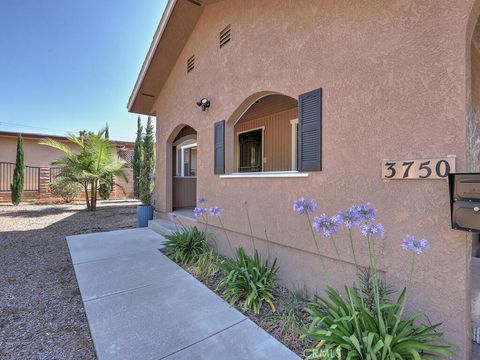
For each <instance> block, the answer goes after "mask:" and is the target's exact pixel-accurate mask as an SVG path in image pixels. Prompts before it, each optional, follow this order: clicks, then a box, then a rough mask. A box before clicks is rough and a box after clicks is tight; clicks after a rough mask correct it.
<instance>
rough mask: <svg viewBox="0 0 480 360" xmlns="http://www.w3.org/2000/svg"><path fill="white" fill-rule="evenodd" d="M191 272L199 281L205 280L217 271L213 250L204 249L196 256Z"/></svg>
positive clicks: (216, 258) (216, 259)
mask: <svg viewBox="0 0 480 360" xmlns="http://www.w3.org/2000/svg"><path fill="white" fill-rule="evenodd" d="M192 270H193V273H194V275H195V277H197V278H198V279H199V280H201V281H207V280H208V279H209V278H210V277H211V276H213V275H215V274H216V273H217V272H218V257H217V255H216V254H215V253H214V252H213V250H208V251H205V252H204V253H203V254H201V255H199V256H198V259H197V261H196V262H195V263H194V264H193V266H192Z"/></svg>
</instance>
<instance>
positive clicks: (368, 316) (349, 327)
mask: <svg viewBox="0 0 480 360" xmlns="http://www.w3.org/2000/svg"><path fill="white" fill-rule="evenodd" d="M346 290H347V291H349V292H350V294H351V298H352V299H353V306H352V304H351V302H350V300H345V299H344V298H343V297H342V296H341V295H340V294H339V293H338V292H337V291H336V290H334V289H333V288H331V287H328V288H327V290H326V292H327V296H328V299H325V298H317V301H316V302H315V303H313V304H312V305H311V306H310V307H309V308H308V309H307V311H308V312H309V313H310V314H311V319H312V324H311V327H310V329H309V330H308V331H307V332H306V334H307V335H308V336H309V337H311V338H312V339H313V340H315V341H316V342H317V343H318V345H317V346H315V347H313V348H310V349H308V350H307V353H309V356H308V357H307V359H337V358H340V359H405V360H407V359H409V360H410V359H412V360H419V359H439V358H440V357H441V356H442V355H452V353H451V352H450V351H449V350H448V348H449V347H450V345H449V344H448V343H447V342H446V341H445V340H443V339H442V335H443V334H442V333H440V332H437V330H436V329H437V328H438V327H439V326H440V324H435V325H431V326H425V325H415V321H416V320H417V318H418V317H419V314H415V315H412V316H410V317H409V318H408V319H406V320H403V319H401V316H402V314H401V309H402V304H403V301H404V298H405V291H404V292H402V295H401V296H400V297H399V299H398V300H397V301H396V302H395V303H393V304H386V303H384V304H381V307H380V315H379V316H377V315H376V314H375V313H374V312H372V311H371V310H370V309H369V308H368V306H366V305H365V303H364V302H363V301H362V297H361V294H359V293H358V290H356V289H346Z"/></svg>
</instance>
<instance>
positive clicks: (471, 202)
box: [448, 173, 480, 232]
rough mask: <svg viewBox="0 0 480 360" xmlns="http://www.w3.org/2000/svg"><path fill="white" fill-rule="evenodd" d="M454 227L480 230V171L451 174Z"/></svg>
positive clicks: (451, 207)
mask: <svg viewBox="0 0 480 360" xmlns="http://www.w3.org/2000/svg"><path fill="white" fill-rule="evenodd" d="M448 182H449V187H450V213H451V218H452V229H455V230H463V231H470V232H480V173H477V174H449V175H448Z"/></svg>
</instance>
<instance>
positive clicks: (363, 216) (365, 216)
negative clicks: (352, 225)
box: [351, 203, 377, 222]
mask: <svg viewBox="0 0 480 360" xmlns="http://www.w3.org/2000/svg"><path fill="white" fill-rule="evenodd" d="M352 209H353V210H354V211H355V212H357V213H358V215H359V216H360V220H359V221H362V222H370V221H375V219H376V218H377V209H375V208H373V207H371V206H370V203H366V204H360V205H354V206H352V208H351V210H352Z"/></svg>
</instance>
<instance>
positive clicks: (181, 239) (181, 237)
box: [164, 227, 208, 265]
mask: <svg viewBox="0 0 480 360" xmlns="http://www.w3.org/2000/svg"><path fill="white" fill-rule="evenodd" d="M165 239H166V241H165V248H164V252H165V254H166V255H168V256H169V257H171V258H172V259H173V260H174V261H175V262H178V263H180V264H184V265H190V264H193V263H195V262H196V261H198V259H199V258H200V256H201V255H202V254H204V253H205V252H207V250H208V247H207V242H206V239H205V234H204V233H203V232H201V231H199V230H198V229H197V228H196V227H191V228H182V229H181V230H177V231H175V232H173V233H172V234H170V235H167V236H165Z"/></svg>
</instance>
